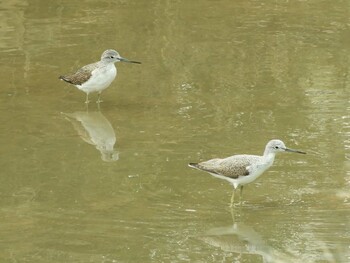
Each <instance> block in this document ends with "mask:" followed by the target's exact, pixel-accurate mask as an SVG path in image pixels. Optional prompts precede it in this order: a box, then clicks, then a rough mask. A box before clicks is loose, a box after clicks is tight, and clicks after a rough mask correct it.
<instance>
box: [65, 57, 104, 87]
mask: <svg viewBox="0 0 350 263" xmlns="http://www.w3.org/2000/svg"><path fill="white" fill-rule="evenodd" d="M97 66H98V62H96V63H92V64H89V65H86V66H84V67H82V68H81V69H79V70H78V71H77V72H75V73H74V74H72V75H65V76H60V77H59V78H60V79H62V80H64V81H66V82H68V83H71V84H73V85H82V84H83V83H85V82H86V81H88V80H89V79H90V77H91V76H92V71H93V70H94V69H96V68H97Z"/></svg>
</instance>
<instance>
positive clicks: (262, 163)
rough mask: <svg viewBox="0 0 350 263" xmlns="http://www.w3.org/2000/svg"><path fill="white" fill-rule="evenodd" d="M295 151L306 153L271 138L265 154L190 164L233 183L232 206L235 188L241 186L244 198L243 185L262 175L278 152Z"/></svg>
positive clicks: (244, 155)
mask: <svg viewBox="0 0 350 263" xmlns="http://www.w3.org/2000/svg"><path fill="white" fill-rule="evenodd" d="M279 152H294V153H301V154H306V153H305V152H302V151H299V150H293V149H290V148H287V147H286V146H285V144H284V142H282V141H281V140H271V141H269V142H268V143H267V145H266V147H265V151H264V155H263V156H259V155H247V154H241V155H233V156H230V157H227V158H224V159H219V158H216V159H211V160H209V161H205V162H200V163H189V166H190V167H192V168H196V169H198V170H202V171H205V172H208V173H210V174H211V175H213V176H215V177H217V178H220V179H224V180H226V181H228V182H229V183H231V184H232V185H233V187H234V191H233V193H232V197H231V206H232V205H233V202H234V196H235V190H236V189H237V188H238V187H239V186H240V187H241V192H240V196H241V199H242V191H243V186H244V185H245V184H248V183H250V182H253V181H254V180H255V179H257V178H258V177H259V176H260V175H262V174H263V173H264V172H265V171H266V170H267V169H268V168H270V166H271V165H272V164H273V161H274V160H275V155H276V153H279Z"/></svg>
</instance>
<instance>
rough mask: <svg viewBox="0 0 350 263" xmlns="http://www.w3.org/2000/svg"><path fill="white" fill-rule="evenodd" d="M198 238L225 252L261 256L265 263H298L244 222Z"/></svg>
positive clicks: (218, 229)
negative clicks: (273, 246)
mask: <svg viewBox="0 0 350 263" xmlns="http://www.w3.org/2000/svg"><path fill="white" fill-rule="evenodd" d="M197 238H198V239H200V240H202V241H204V242H205V243H207V244H209V245H211V246H214V247H220V248H221V249H222V250H223V251H227V252H233V253H238V254H240V255H241V254H247V255H260V256H261V257H262V260H263V262H296V261H295V260H296V259H295V258H294V257H292V256H290V255H287V254H285V253H282V252H280V251H277V250H275V249H274V248H272V247H270V246H268V245H267V243H266V242H265V240H264V239H263V238H262V236H261V235H260V234H259V233H258V232H256V231H255V230H254V229H253V228H252V227H250V226H249V225H246V224H244V223H242V222H235V223H234V224H233V225H232V226H228V227H217V228H212V229H210V230H208V231H207V232H206V233H205V234H204V235H203V236H199V237H197Z"/></svg>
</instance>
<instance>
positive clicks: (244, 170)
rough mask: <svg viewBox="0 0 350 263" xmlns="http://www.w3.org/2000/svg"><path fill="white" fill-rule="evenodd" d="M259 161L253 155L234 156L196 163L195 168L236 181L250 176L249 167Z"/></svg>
mask: <svg viewBox="0 0 350 263" xmlns="http://www.w3.org/2000/svg"><path fill="white" fill-rule="evenodd" d="M258 161H259V156H255V155H234V156H231V157H227V158H225V159H212V160H209V161H205V162H201V163H198V164H197V165H196V166H195V167H196V168H198V169H200V170H203V171H206V172H209V173H213V174H217V175H222V176H226V177H230V178H233V179H237V178H238V177H240V176H247V175H249V174H250V166H251V165H252V164H253V163H255V162H258Z"/></svg>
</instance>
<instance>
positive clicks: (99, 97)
mask: <svg viewBox="0 0 350 263" xmlns="http://www.w3.org/2000/svg"><path fill="white" fill-rule="evenodd" d="M101 93H102V92H99V93H98V98H97V101H96V103H98V104H99V103H100V102H103V100H101Z"/></svg>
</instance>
